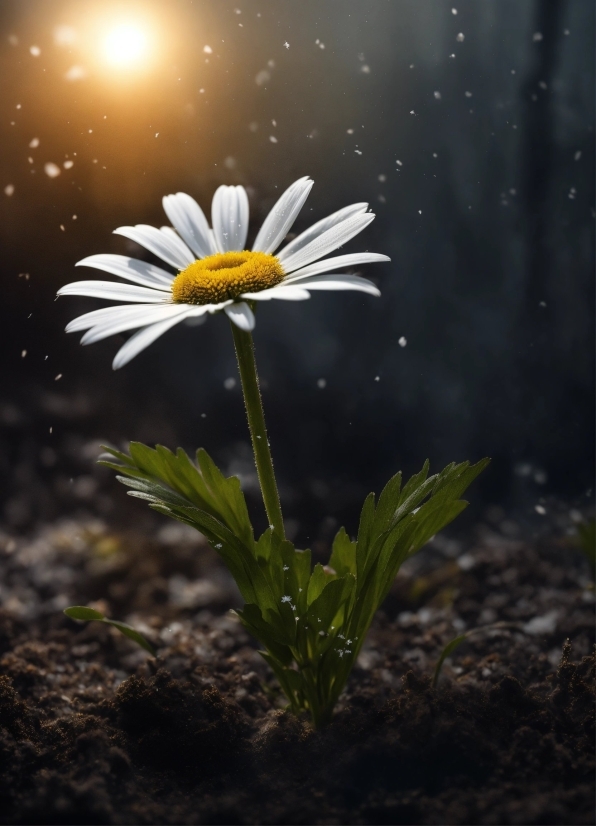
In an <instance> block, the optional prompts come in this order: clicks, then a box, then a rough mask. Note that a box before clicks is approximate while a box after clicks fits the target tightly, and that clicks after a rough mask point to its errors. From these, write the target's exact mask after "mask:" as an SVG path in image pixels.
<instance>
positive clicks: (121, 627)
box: [64, 605, 155, 657]
mask: <svg viewBox="0 0 596 826" xmlns="http://www.w3.org/2000/svg"><path fill="white" fill-rule="evenodd" d="M64 613H65V614H66V616H67V617H70V619H74V620H81V621H83V622H93V621H94V622H103V623H105V624H106V625H113V626H114V628H117V629H118V631H120V633H121V634H124V636H125V637H128V638H129V640H132V641H133V642H136V644H137V645H140V646H141V648H144V649H145V651H148V652H149V654H151V656H152V657H155V650H154V648H153V646H152V645H151V644H150V643H149V642H147V640H146V639H145V637H143V635H142V634H139V632H138V631H135V629H134V628H133V627H132V626H131V625H127V624H126V623H125V622H119V621H118V620H112V619H108V618H107V617H105V616H104V615H103V614H102V613H101V611H96V610H95V609H94V608H87V607H86V606H85V605H73V606H71V607H70V608H65V609H64Z"/></svg>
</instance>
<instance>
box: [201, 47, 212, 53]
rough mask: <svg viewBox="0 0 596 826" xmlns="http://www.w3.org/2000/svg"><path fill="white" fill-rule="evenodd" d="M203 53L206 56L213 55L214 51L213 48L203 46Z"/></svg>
mask: <svg viewBox="0 0 596 826" xmlns="http://www.w3.org/2000/svg"><path fill="white" fill-rule="evenodd" d="M203 51H204V53H205V54H213V49H212V48H211V46H203Z"/></svg>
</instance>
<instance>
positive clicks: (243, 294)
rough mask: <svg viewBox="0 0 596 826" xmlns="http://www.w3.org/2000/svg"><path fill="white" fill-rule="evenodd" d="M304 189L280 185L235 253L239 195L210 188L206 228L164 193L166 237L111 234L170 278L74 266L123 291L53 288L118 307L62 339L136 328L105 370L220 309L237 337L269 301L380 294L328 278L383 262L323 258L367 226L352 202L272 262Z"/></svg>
mask: <svg viewBox="0 0 596 826" xmlns="http://www.w3.org/2000/svg"><path fill="white" fill-rule="evenodd" d="M312 185H313V181H312V180H311V179H310V178H308V177H305V178H300V179H299V180H298V181H295V182H294V183H293V184H292V185H291V186H290V187H288V189H287V190H286V191H285V192H284V193H283V195H282V196H281V197H280V198H279V200H278V201H277V203H276V204H275V205H274V207H273V208H272V210H271V212H270V213H269V215H268V216H267V218H266V219H265V221H264V223H263V226H262V227H261V229H260V230H259V232H258V234H257V237H256V239H255V242H254V244H253V247H252V250H247V249H245V244H246V236H247V234H248V219H249V208H248V197H247V195H246V190H245V189H244V187H242V186H220V187H219V188H218V189H217V191H216V193H215V195H214V196H213V203H212V205H211V223H212V228H210V227H209V224H208V223H207V219H206V218H205V215H204V213H203V211H202V209H201V207H200V206H199V205H198V204H197V202H196V201H195V200H194V199H193V198H191V197H190V195H186V194H185V193H183V192H178V193H176V195H166V196H165V197H164V199H163V207H164V210H165V213H166V215H167V216H168V218H169V220H170V222H171V223H172V225H173V227H174V228H173V229H172V227H161V229H157V228H156V227H152V226H148V225H147V224H137V225H136V226H134V227H119V228H118V229H116V230H114V232H115V234H117V235H123V236H124V237H125V238H129V239H130V240H132V241H135V242H136V243H137V244H140V245H141V246H143V247H145V249H146V250H148V251H149V252H151V253H153V255H156V256H157V257H158V258H160V259H161V260H162V261H164V262H165V263H166V264H167V265H169V266H170V267H172V268H173V269H174V270H175V273H172V272H168V271H167V270H165V269H162V268H161V267H157V266H155V265H154V264H148V263H147V262H145V261H140V260H138V259H136V258H128V257H127V256H124V255H90V256H89V257H88V258H83V260H82V261H79V262H78V263H77V264H76V266H77V267H93V268H95V269H98V270H103V271H104V272H107V273H110V274H111V275H115V276H118V277H119V278H123V279H125V280H126V281H129V282H131V283H130V284H121V283H118V282H114V281H76V282H75V283H73V284H67V285H66V286H64V287H62V288H61V289H60V290H59V291H58V295H82V296H91V297H95V298H105V299H108V300H109V301H118V302H120V304H119V305H118V306H115V307H105V308H103V309H101V310H94V311H93V312H90V313H85V314H84V315H82V316H79V317H78V318H75V319H74V320H73V321H71V322H70V324H69V325H68V326H67V327H66V331H67V332H68V333H74V332H80V331H82V330H86V332H85V334H84V336H83V338H82V339H81V344H92V343H93V342H95V341H100V340H101V339H103V338H107V337H108V336H111V335H115V334H117V333H123V332H127V331H131V330H136V332H135V333H134V335H132V336H131V337H130V338H129V339H128V341H127V342H126V343H125V344H124V345H123V346H122V347H121V348H120V350H119V351H118V353H117V354H116V357H115V359H114V362H113V367H114V370H117V369H118V368H119V367H123V366H124V365H125V364H127V363H128V362H129V361H130V360H131V359H133V358H134V357H135V356H136V355H137V354H138V353H140V352H141V351H142V350H144V349H145V348H146V347H148V346H149V345H150V344H152V343H153V342H154V341H155V340H156V339H157V338H159V336H161V335H162V334H163V333H165V332H166V331H167V330H169V329H170V327H173V326H174V325H175V324H178V323H179V322H181V321H184V320H185V319H189V318H197V319H200V320H204V319H205V318H206V316H207V314H212V313H218V312H221V311H223V312H225V313H226V314H227V315H228V317H229V318H230V319H231V321H232V322H234V324H236V325H237V326H238V327H239V328H240V329H241V330H245V331H250V330H252V329H253V328H254V326H255V317H254V314H253V311H252V309H251V307H250V305H249V303H248V302H252V301H269V300H270V299H272V298H278V299H281V300H286V301H300V300H302V299H306V298H310V293H311V292H312V291H313V290H360V291H361V292H365V293H370V294H371V295H377V296H378V295H380V292H379V290H378V289H377V287H376V286H375V285H374V284H373V283H372V282H371V281H368V280H367V279H365V278H361V277H360V276H357V275H349V274H345V273H336V272H334V270H336V269H341V268H343V267H351V266H354V265H358V264H367V263H371V262H374V261H389V260H390V259H389V258H388V257H387V256H386V255H379V254H377V253H372V252H361V253H353V254H350V255H338V256H334V257H331V258H324V256H325V255H327V254H328V253H330V252H333V251H334V250H336V249H337V248H338V247H340V246H341V245H342V244H345V243H346V242H347V241H349V240H350V238H353V237H354V236H355V235H357V234H358V233H359V232H361V231H362V230H363V229H364V228H365V227H366V226H368V225H369V224H370V222H371V221H372V220H373V219H374V217H375V216H374V214H373V213H372V212H367V211H366V210H367V209H368V204H365V203H359V204H352V205H351V206H347V207H344V208H343V209H340V210H338V211H337V212H334V213H333V214H332V215H329V216H328V217H327V218H323V220H321V221H318V222H317V223H316V224H313V226H311V227H310V228H309V229H307V230H305V231H304V232H303V233H302V234H301V235H299V236H298V237H297V238H295V239H294V240H293V241H290V243H289V244H286V246H285V247H283V249H281V250H280V251H279V252H277V254H275V253H276V250H277V249H278V247H279V246H280V245H281V243H282V241H283V240H284V238H285V237H286V235H287V234H288V232H289V230H290V228H291V226H292V224H293V223H294V221H295V220H296V218H297V216H298V213H299V212H300V210H301V209H302V206H303V205H304V202H305V201H306V198H307V197H308V193H309V192H310V190H311V187H312ZM321 259H323V260H321Z"/></svg>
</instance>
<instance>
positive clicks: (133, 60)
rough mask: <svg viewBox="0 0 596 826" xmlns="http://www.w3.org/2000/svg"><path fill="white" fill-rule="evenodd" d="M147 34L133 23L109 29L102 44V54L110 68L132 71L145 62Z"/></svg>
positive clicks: (147, 52) (147, 42) (147, 53)
mask: <svg viewBox="0 0 596 826" xmlns="http://www.w3.org/2000/svg"><path fill="white" fill-rule="evenodd" d="M148 47H149V41H148V38H147V34H146V33H145V32H144V31H143V30H142V29H141V28H140V27H139V26H136V25H134V24H133V23H121V24H119V25H117V26H114V28H112V29H110V30H109V31H108V33H107V34H106V36H105V37H104V40H103V43H102V54H103V56H104V59H105V60H106V62H107V63H109V64H110V66H113V67H114V68H118V69H132V68H137V67H139V66H141V65H142V64H143V63H145V62H146V60H147V58H148V55H149V48H148Z"/></svg>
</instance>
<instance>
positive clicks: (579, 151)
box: [573, 149, 582, 161]
mask: <svg viewBox="0 0 596 826" xmlns="http://www.w3.org/2000/svg"><path fill="white" fill-rule="evenodd" d="M581 156H582V153H581V150H580V149H578V150H577V152H576V153H575V155H574V156H573V160H574V161H579V159H580V158H581Z"/></svg>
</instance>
